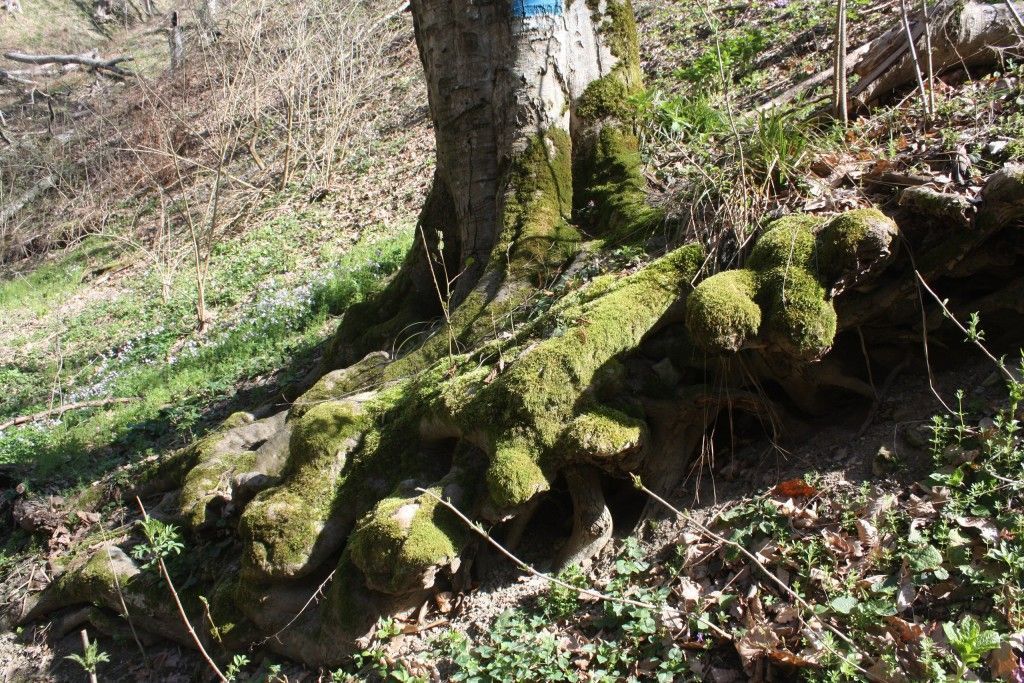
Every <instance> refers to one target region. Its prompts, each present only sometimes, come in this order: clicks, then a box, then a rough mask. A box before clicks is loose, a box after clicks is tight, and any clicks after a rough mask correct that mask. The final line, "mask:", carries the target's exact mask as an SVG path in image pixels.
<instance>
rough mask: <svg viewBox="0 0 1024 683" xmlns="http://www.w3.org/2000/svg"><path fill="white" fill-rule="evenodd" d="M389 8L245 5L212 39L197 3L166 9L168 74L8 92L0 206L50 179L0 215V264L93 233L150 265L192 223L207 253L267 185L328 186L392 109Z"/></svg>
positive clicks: (400, 89)
mask: <svg viewBox="0 0 1024 683" xmlns="http://www.w3.org/2000/svg"><path fill="white" fill-rule="evenodd" d="M397 9H398V8H397V7H394V6H390V7H382V6H380V5H378V4H376V3H374V4H363V3H353V2H347V1H345V0H329V1H328V2H323V3H314V4H308V3H303V4H299V5H296V4H294V3H271V2H268V1H267V0H246V1H243V2H238V3H235V4H234V5H232V6H231V7H230V8H228V9H227V10H225V11H223V13H222V14H221V16H220V19H219V28H220V35H219V36H218V38H217V40H216V41H211V40H209V39H207V38H204V36H203V35H202V34H201V32H200V31H199V29H198V13H197V12H195V11H192V10H189V11H182V12H181V16H182V19H183V24H184V25H185V28H186V38H187V50H188V52H187V60H186V65H185V68H183V69H182V70H181V71H179V72H177V73H170V72H169V71H167V70H166V68H165V69H163V70H161V71H160V73H158V74H157V75H156V76H153V77H149V76H140V77H139V78H134V79H129V80H127V81H125V82H115V81H110V80H107V79H105V78H104V77H100V76H95V75H91V74H84V73H77V74H66V75H63V76H62V77H61V78H60V79H58V80H46V81H42V79H40V80H41V83H40V87H39V88H38V89H35V91H32V89H30V88H27V87H26V88H23V89H22V88H19V89H18V90H17V91H14V92H12V93H11V95H12V96H11V97H10V98H9V99H8V101H7V103H6V105H7V106H6V107H5V109H4V111H5V113H7V127H6V129H5V130H6V135H7V137H8V138H9V139H11V141H12V143H13V144H12V145H9V146H7V148H6V149H4V145H3V143H2V142H0V162H2V164H0V166H2V167H0V207H3V206H9V205H10V204H11V203H12V202H13V201H14V200H16V199H17V198H18V197H20V196H22V195H23V194H24V193H25V192H26V191H30V190H31V188H32V187H34V186H35V185H36V184H38V183H39V182H40V181H41V180H42V179H46V178H49V179H51V181H52V183H53V185H54V188H53V189H51V190H48V191H46V193H45V200H44V201H38V200H36V201H33V202H30V203H28V204H26V206H25V207H24V208H23V209H21V210H19V211H17V212H16V213H14V215H12V216H9V217H8V219H7V220H6V221H0V263H2V262H5V261H8V262H10V261H14V260H17V259H19V258H23V257H25V256H27V255H31V254H38V253H41V252H45V251H47V250H49V249H51V248H53V247H59V246H62V245H66V244H68V243H70V242H73V241H74V240H76V239H77V238H79V237H80V236H81V235H83V234H88V233H95V232H106V233H111V234H114V235H117V236H118V238H119V239H121V240H123V241H129V242H132V243H135V244H137V245H138V246H139V247H140V253H144V254H146V255H147V258H157V257H156V256H154V255H155V254H157V253H159V252H161V251H163V252H166V251H167V248H166V247H167V245H166V242H167V240H168V239H169V240H170V241H172V242H173V243H174V244H175V245H176V247H175V248H176V249H178V250H179V251H180V250H181V249H185V250H188V249H189V248H190V245H192V244H193V241H192V237H193V236H194V234H195V231H196V230H198V231H199V232H200V233H201V237H202V239H203V240H204V241H205V245H206V246H205V247H204V249H205V250H206V251H207V252H208V251H209V248H210V245H212V244H214V243H215V242H216V240H217V239H218V235H221V234H223V233H225V232H227V231H230V230H233V229H237V228H238V227H239V225H240V224H244V219H245V218H246V217H247V216H248V215H249V214H250V212H252V211H259V210H262V209H265V208H271V205H272V204H273V201H272V200H270V199H269V198H268V195H270V194H271V193H274V192H280V191H281V190H286V189H287V190H288V191H289V192H292V191H301V192H304V193H306V194H315V195H318V196H320V195H323V194H325V193H329V192H331V191H333V190H336V189H338V187H339V185H340V177H341V172H340V171H339V169H344V168H345V167H346V163H347V162H349V160H350V158H351V157H352V156H353V154H354V153H358V152H360V151H361V149H363V148H366V147H368V146H371V145H372V144H373V141H374V138H375V137H376V136H377V135H378V129H379V128H380V127H381V126H383V125H387V121H388V117H389V115H390V116H392V117H393V116H394V115H395V114H396V112H397V111H398V109H399V107H400V106H402V105H405V106H407V103H406V102H405V101H404V100H405V97H404V94H405V91H406V90H407V89H408V88H409V87H410V83H411V81H412V75H413V74H415V73H416V68H415V64H414V61H413V60H414V55H415V51H414V48H413V45H412V31H411V25H410V21H409V19H408V15H405V14H402V13H401V12H398V11H397ZM162 25H163V19H162V18H155V19H153V20H151V22H150V23H149V24H145V25H141V26H138V27H135V28H133V29H130V30H128V31H126V32H125V33H124V35H123V36H121V41H120V42H118V39H117V38H115V39H114V40H112V42H111V43H110V44H108V45H107V46H106V47H105V48H104V50H105V51H109V52H121V51H123V49H119V48H123V47H133V46H134V47H138V46H140V45H145V46H148V47H146V48H145V49H143V50H142V53H143V54H141V55H140V56H141V57H143V58H144V59H148V60H150V62H152V60H153V59H154V54H153V48H152V45H153V41H166V34H160V33H157V31H159V30H160V29H161V27H162ZM146 50H149V52H146ZM164 50H165V53H166V48H165V49H164ZM164 58H165V59H166V54H165V57H164ZM143 66H146V67H147V68H145V69H143V70H142V71H143V73H144V72H145V71H147V70H148V66H149V65H143ZM153 66H155V65H153ZM165 66H166V65H165ZM396 77H397V78H396ZM173 258H174V259H177V260H178V261H180V260H181V257H180V253H179V254H177V255H176V256H174V257H173ZM167 259H171V257H170V256H169V255H168V256H167ZM172 261H173V259H171V260H167V261H166V263H171V262H172Z"/></svg>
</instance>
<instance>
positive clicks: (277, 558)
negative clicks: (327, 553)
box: [239, 401, 368, 577]
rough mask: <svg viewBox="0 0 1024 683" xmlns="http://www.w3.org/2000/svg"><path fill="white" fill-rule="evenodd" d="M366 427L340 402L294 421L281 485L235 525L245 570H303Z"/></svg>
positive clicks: (281, 573)
mask: <svg viewBox="0 0 1024 683" xmlns="http://www.w3.org/2000/svg"><path fill="white" fill-rule="evenodd" d="M367 423H368V420H367V417H366V415H365V414H364V413H363V412H362V411H360V410H359V408H358V407H357V406H355V405H354V404H352V403H349V402H341V401H329V402H326V403H319V404H316V405H315V406H313V407H312V408H310V409H309V411H308V412H306V414H305V415H304V416H303V417H302V418H300V419H299V420H298V421H297V422H296V424H295V426H294V428H293V431H292V435H291V443H290V446H289V457H288V463H287V465H286V466H285V471H284V478H285V483H283V484H282V485H280V486H276V487H274V488H271V489H267V490H266V491H263V492H261V493H260V494H258V495H257V496H256V498H254V499H253V501H252V502H251V503H249V505H248V506H247V507H246V509H245V512H244V513H243V514H242V519H241V521H240V523H239V533H240V534H241V536H242V540H243V542H244V544H245V547H246V552H245V565H246V568H247V569H248V570H249V571H255V572H256V573H257V575H263V576H268V577H273V576H293V575H297V574H301V573H303V572H304V571H307V570H308V566H307V565H308V562H309V559H310V556H311V555H312V554H313V552H314V548H315V546H316V545H317V543H318V541H319V540H320V536H321V532H322V531H323V529H324V526H325V524H326V522H327V520H328V518H329V517H330V515H331V512H332V507H333V505H334V501H335V494H336V490H337V487H338V486H339V479H341V478H342V473H343V470H344V468H345V465H346V463H347V461H348V458H349V456H350V455H351V454H352V452H353V451H354V450H355V449H356V447H357V446H358V444H359V437H360V436H361V435H362V433H363V431H364V430H365V429H366V428H367Z"/></svg>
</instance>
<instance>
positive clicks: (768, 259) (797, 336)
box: [686, 209, 897, 360]
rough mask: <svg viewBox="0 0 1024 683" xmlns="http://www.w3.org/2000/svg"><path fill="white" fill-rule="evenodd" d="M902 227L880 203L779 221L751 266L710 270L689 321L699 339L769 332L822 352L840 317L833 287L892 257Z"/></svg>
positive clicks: (712, 343)
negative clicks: (831, 214)
mask: <svg viewBox="0 0 1024 683" xmlns="http://www.w3.org/2000/svg"><path fill="white" fill-rule="evenodd" d="M896 234H897V230H896V225H895V223H893V221H892V220H891V219H889V218H887V217H886V216H885V215H883V214H882V213H881V212H879V211H877V210H875V209H858V210H854V211H848V212H846V213H844V214H842V215H839V216H836V217H835V218H833V219H831V220H829V221H827V222H825V221H823V220H822V219H821V218H818V217H816V216H806V215H793V216H787V217H785V218H781V219H779V220H777V221H775V222H774V223H772V224H771V225H770V226H769V228H768V230H767V231H766V232H765V233H764V234H763V235H762V236H761V237H760V238H759V239H758V240H757V243H756V244H755V245H754V249H753V250H752V252H751V254H750V258H749V259H747V263H746V267H745V268H744V269H741V270H733V271H726V272H723V273H719V274H717V275H715V276H713V277H710V278H708V279H707V280H705V281H704V282H702V283H700V285H698V286H697V289H696V290H695V291H694V293H693V295H692V296H691V297H690V298H689V300H688V302H687V315H686V323H687V328H688V330H689V332H690V334H691V337H692V338H693V341H694V343H695V344H697V345H698V346H699V347H700V348H701V349H703V350H705V351H708V352H712V353H735V352H736V351H739V350H740V349H741V348H743V346H744V345H745V344H747V343H748V342H750V341H752V340H753V339H754V338H755V337H761V338H762V339H763V340H764V341H766V342H767V343H768V344H769V345H770V346H771V347H772V348H774V349H776V350H778V351H781V352H783V353H785V354H786V355H789V356H791V357H794V358H800V359H803V360H814V359H817V358H820V357H821V356H822V355H823V354H824V353H825V352H827V351H828V349H829V348H830V347H831V346H832V342H833V341H834V339H835V334H836V329H837V325H838V321H837V319H836V311H835V308H834V307H833V305H832V302H831V300H830V297H831V293H830V289H832V288H837V287H838V288H839V289H841V287H842V286H849V285H851V284H855V283H856V282H858V281H860V280H862V279H863V278H864V277H866V275H868V274H870V273H871V272H872V271H874V270H877V269H878V267H879V266H883V265H884V264H885V263H887V262H888V259H889V258H890V257H891V255H892V248H891V247H892V245H893V244H894V241H895V236H896ZM838 283H842V284H841V285H840V284H838Z"/></svg>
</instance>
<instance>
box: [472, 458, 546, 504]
mask: <svg viewBox="0 0 1024 683" xmlns="http://www.w3.org/2000/svg"><path fill="white" fill-rule="evenodd" d="M538 460H539V458H538V456H537V452H536V450H535V445H534V444H532V443H530V442H529V441H518V442H512V443H500V444H498V445H497V447H496V448H495V452H494V457H493V458H492V459H491V464H490V466H489V467H488V468H487V490H488V492H489V493H490V495H491V501H492V502H493V503H494V505H496V506H497V507H498V508H499V509H502V510H513V509H515V508H517V507H519V506H520V505H522V504H523V503H525V502H527V501H528V500H530V499H531V498H533V497H534V496H535V495H537V494H538V493H541V492H543V491H547V490H548V488H549V484H548V477H547V476H546V475H545V474H544V470H542V469H541V468H540V465H539V464H538Z"/></svg>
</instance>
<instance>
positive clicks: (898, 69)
mask: <svg viewBox="0 0 1024 683" xmlns="http://www.w3.org/2000/svg"><path fill="white" fill-rule="evenodd" d="M927 16H928V18H929V19H931V20H932V21H934V24H933V30H932V31H931V34H932V35H931V36H930V37H931V38H932V41H931V42H932V49H931V50H929V54H931V55H932V60H933V69H932V72H933V74H937V73H939V72H941V71H942V70H943V69H948V68H951V67H953V66H956V65H962V66H964V67H971V66H981V65H984V64H991V63H994V62H995V61H996V59H997V58H998V53H999V50H1004V49H1008V48H1012V47H1015V46H1017V45H1019V44H1020V40H1019V37H1018V35H1017V31H1016V30H1015V29H1016V22H1017V16H1019V12H1018V11H1017V9H1016V7H1015V6H1014V3H1013V2H1011V1H1010V0H1006V2H1005V4H1004V5H1002V6H996V5H989V4H983V3H979V2H967V3H956V2H951V1H950V0H943V2H940V3H939V4H938V5H937V6H935V7H933V8H931V9H930V10H929V11H928V15H927ZM909 19H910V22H909V23H910V25H911V26H910V35H911V38H912V40H913V41H914V42H915V43H916V42H917V41H918V40H920V39H921V38H922V37H926V38H927V37H928V36H925V27H926V18H925V15H924V14H923V13H922V12H921V11H918V12H915V13H914V14H913V16H911V17H910V18H909ZM934 29H937V30H934ZM909 48H910V42H908V41H907V36H906V28H905V27H904V25H903V22H902V20H900V21H897V26H894V27H893V28H891V29H889V30H888V31H886V32H885V33H883V34H882V35H880V36H878V37H877V38H875V39H874V40H871V41H869V42H867V43H865V44H863V45H861V46H860V47H858V48H857V49H856V50H854V51H853V52H851V53H850V54H849V55H848V56H847V61H846V69H845V70H846V72H847V73H853V74H856V75H857V76H859V80H858V82H857V84H856V85H855V86H853V87H852V88H851V89H850V91H849V93H848V95H849V97H850V98H856V99H857V100H859V101H860V102H861V103H862V104H870V103H871V102H872V101H874V100H876V99H878V98H879V97H881V96H882V95H884V94H885V93H887V92H890V91H892V90H894V89H896V88H898V87H900V86H902V85H905V84H906V83H909V82H910V81H912V80H914V78H915V77H914V73H913V68H914V65H913V60H912V59H911V58H910V56H909V54H908V53H909ZM925 49H927V47H925ZM835 76H836V70H835V68H829V69H826V70H824V71H821V72H819V73H817V74H815V75H814V76H811V77H810V78H808V79H806V80H804V81H802V82H800V83H798V84H796V85H794V86H793V87H791V88H789V89H788V90H786V91H785V92H783V93H781V94H780V95H778V96H776V97H774V98H772V99H771V100H769V101H768V102H765V103H764V104H762V105H760V106H759V107H758V108H757V111H764V110H767V109H772V108H774V107H778V106H781V105H784V104H788V103H789V102H792V101H793V100H795V99H797V98H799V97H801V96H803V95H804V94H806V93H807V92H809V91H811V90H812V89H814V88H815V87H817V86H819V85H821V84H822V83H825V82H826V81H828V80H829V78H830V77H833V78H834V77H835Z"/></svg>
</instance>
